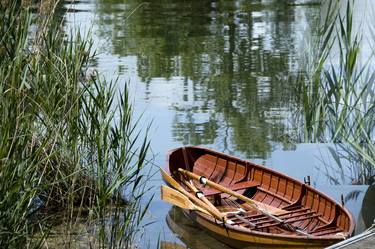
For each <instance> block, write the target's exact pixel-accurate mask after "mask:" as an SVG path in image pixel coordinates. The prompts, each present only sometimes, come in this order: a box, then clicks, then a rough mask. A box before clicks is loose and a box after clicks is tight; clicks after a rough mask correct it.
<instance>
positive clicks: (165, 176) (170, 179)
mask: <svg viewBox="0 0 375 249" xmlns="http://www.w3.org/2000/svg"><path fill="white" fill-rule="evenodd" d="M160 172H161V175H162V177H163V179H164V180H165V181H166V182H167V183H168V184H170V185H171V186H172V187H174V188H175V189H177V190H178V191H180V192H181V193H182V194H184V195H185V196H187V197H188V198H189V199H190V200H192V201H193V202H195V204H197V205H199V206H200V207H201V208H203V209H205V210H207V211H208V212H209V213H210V214H212V216H214V217H215V218H216V219H218V220H220V221H223V220H224V221H225V220H226V219H225V216H224V215H219V214H218V213H217V212H215V210H212V209H211V208H210V207H209V206H207V205H206V204H205V203H204V202H203V201H201V200H200V199H198V198H197V197H195V196H194V195H192V194H191V193H189V192H187V191H186V190H185V189H184V188H183V187H182V186H181V185H180V184H179V183H178V182H177V181H176V180H175V179H173V177H172V176H170V175H169V174H168V173H167V172H165V171H164V170H163V169H162V168H160Z"/></svg>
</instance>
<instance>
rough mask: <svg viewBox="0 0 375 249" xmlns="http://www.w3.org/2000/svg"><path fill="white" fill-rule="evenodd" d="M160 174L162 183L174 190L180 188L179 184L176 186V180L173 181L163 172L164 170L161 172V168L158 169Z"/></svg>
mask: <svg viewBox="0 0 375 249" xmlns="http://www.w3.org/2000/svg"><path fill="white" fill-rule="evenodd" d="M160 173H161V176H162V177H163V179H164V181H166V182H167V183H168V184H169V185H171V186H172V187H174V188H175V189H180V188H181V186H180V184H178V182H176V180H175V179H173V177H172V176H170V175H169V174H168V173H167V172H165V170H163V169H162V168H160Z"/></svg>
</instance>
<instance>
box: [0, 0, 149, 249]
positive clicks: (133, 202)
mask: <svg viewBox="0 0 375 249" xmlns="http://www.w3.org/2000/svg"><path fill="white" fill-rule="evenodd" d="M50 3H51V5H50V8H48V11H45V9H44V10H42V7H43V8H46V6H41V7H40V8H39V10H38V12H37V13H35V12H34V13H32V12H31V10H30V8H28V7H27V6H25V5H24V4H21V1H19V2H17V1H14V2H12V3H11V4H7V3H3V2H2V3H0V19H1V20H2V22H1V25H0V37H1V38H0V57H1V61H0V200H1V202H0V247H1V248H20V247H23V248H24V247H27V248H38V247H40V246H42V245H43V243H45V242H46V240H47V239H48V237H49V236H50V233H49V231H51V230H53V227H54V226H55V225H58V224H63V225H64V226H65V227H66V229H65V233H64V234H61V235H60V236H62V237H64V238H66V240H64V243H66V244H65V245H59V246H65V247H69V245H70V244H69V243H71V242H72V241H73V240H74V235H75V233H74V229H73V228H74V226H75V225H76V224H77V222H78V221H80V222H81V220H82V219H83V220H84V221H83V222H84V223H87V224H93V226H92V231H88V233H91V234H92V235H93V237H94V238H95V239H93V240H87V244H88V246H90V247H93V246H95V247H101V248H103V247H110V248H118V247H121V248H127V247H130V246H131V245H132V243H134V236H135V234H136V233H137V231H138V230H139V229H140V226H141V221H142V218H143V217H144V215H145V213H146V210H147V208H148V205H149V203H150V201H151V200H150V199H149V200H148V201H146V204H145V205H143V204H142V203H143V202H144V200H143V199H144V198H143V196H144V193H145V191H146V189H145V187H144V186H145V185H144V181H145V180H146V179H147V172H146V171H145V169H144V167H145V165H146V161H145V157H146V154H147V151H148V148H149V141H148V139H147V134H146V135H142V134H143V133H140V131H138V130H139V129H138V121H136V122H134V118H133V111H132V110H133V108H132V105H131V104H130V101H129V97H128V93H127V89H126V88H125V90H124V92H119V93H117V91H116V90H115V83H116V82H106V81H105V80H104V79H102V78H101V77H100V76H97V75H89V74H88V69H89V67H90V63H91V62H92V61H93V60H94V58H95V53H93V52H92V42H91V40H90V37H89V36H82V35H80V34H79V33H70V35H66V33H65V32H64V31H63V29H62V26H61V24H60V23H59V22H58V21H57V20H54V11H55V9H56V6H57V2H54V1H50ZM146 133H147V132H146ZM142 137H143V138H142ZM56 217H59V218H56ZM98 234H99V236H96V235H98Z"/></svg>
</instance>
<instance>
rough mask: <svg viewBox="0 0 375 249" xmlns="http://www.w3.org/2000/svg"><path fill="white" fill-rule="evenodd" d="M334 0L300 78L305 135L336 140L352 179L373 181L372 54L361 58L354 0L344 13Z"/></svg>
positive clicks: (308, 139) (314, 139)
mask: <svg viewBox="0 0 375 249" xmlns="http://www.w3.org/2000/svg"><path fill="white" fill-rule="evenodd" d="M331 3H332V1H331V2H330V4H329V8H328V9H329V10H328V12H327V18H326V19H325V20H324V23H323V25H322V28H321V30H320V32H318V34H317V36H316V40H315V41H314V42H313V46H312V47H313V49H312V50H311V51H312V52H311V53H306V57H305V58H306V60H305V63H304V65H306V68H305V69H304V70H301V74H300V77H299V80H298V82H299V84H298V85H299V94H298V96H300V101H301V103H302V106H303V110H302V112H303V117H304V120H303V124H304V138H305V141H306V142H317V141H318V142H333V143H336V144H337V145H338V146H339V147H340V151H341V152H340V153H339V154H337V155H334V156H335V158H337V157H340V158H343V157H344V158H346V159H347V160H349V162H355V163H354V164H353V163H351V165H352V169H351V172H353V176H352V178H353V179H352V180H353V181H354V182H355V183H362V184H373V183H374V175H375V160H374V158H375V143H374V139H375V134H374V130H375V129H374V128H375V121H374V120H375V119H374V114H375V95H374V80H375V73H374V72H373V70H372V66H373V65H371V61H372V60H373V59H374V58H373V55H370V56H369V58H368V60H367V61H365V62H364V63H363V62H362V61H361V60H360V49H361V44H362V38H361V33H360V32H358V33H353V6H352V4H351V3H350V1H348V2H347V6H346V12H345V13H344V14H339V13H338V10H339V8H338V6H335V7H333V8H332V6H333V5H332V4H331ZM336 50H337V51H338V52H337V54H336ZM314 51H318V52H314ZM331 151H333V150H331ZM343 152H344V153H343Z"/></svg>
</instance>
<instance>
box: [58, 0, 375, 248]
mask: <svg viewBox="0 0 375 249" xmlns="http://www.w3.org/2000/svg"><path fill="white" fill-rule="evenodd" d="M287 2H290V1H276V0H275V1H272V0H269V1H248V0H246V1H245V0H244V1H230V0H228V1H209V0H204V1H202V0H199V1H194V0H191V1H186V0H173V1H172V0H160V1H149V2H144V1H137V0H120V1H117V0H108V1H106V0H97V1H76V4H75V5H71V4H70V3H69V2H65V4H64V6H65V8H67V9H68V14H67V15H66V29H67V30H68V29H70V28H72V27H75V26H79V27H80V28H81V30H84V31H88V30H91V31H92V34H93V39H94V43H95V47H96V49H97V51H98V53H99V54H98V57H97V60H96V61H95V63H94V66H95V68H96V69H97V70H98V71H99V72H100V73H102V74H103V75H104V76H105V77H106V78H107V79H116V77H117V75H119V79H118V84H119V88H120V89H123V88H124V87H125V83H128V85H129V89H130V93H131V97H132V99H133V101H134V105H135V112H136V114H140V113H143V118H142V120H143V122H142V123H144V126H145V127H146V126H147V123H148V122H151V121H152V124H153V125H152V128H151V132H150V139H151V142H152V143H151V146H152V153H153V154H154V162H155V164H156V165H160V166H163V165H164V162H165V155H166V152H167V151H168V150H170V149H172V148H175V147H178V146H182V145H202V146H206V147H209V148H212V149H215V150H218V151H222V152H225V153H229V154H231V155H235V156H239V157H241V158H247V159H251V160H253V161H256V162H258V163H262V164H265V165H267V166H268V167H271V168H274V169H276V170H279V171H281V172H284V173H287V174H288V175H290V176H292V177H295V178H297V179H300V180H302V179H303V177H304V176H306V175H310V176H311V177H312V184H313V185H314V186H315V187H317V188H318V189H320V190H322V191H323V192H325V193H327V194H328V195H330V196H332V197H333V198H335V199H337V200H339V199H340V195H341V194H343V195H344V197H346V200H347V203H346V205H347V207H348V208H349V209H350V210H351V212H352V213H353V215H354V216H355V217H356V219H357V220H358V226H357V227H358V229H357V230H358V231H361V230H363V229H365V227H366V226H368V225H369V220H372V219H373V214H371V213H370V214H369V212H368V210H369V208H367V207H368V206H370V205H371V200H374V198H371V196H372V197H373V196H374V194H373V193H374V190H373V188H369V187H368V186H358V185H357V186H356V185H350V183H351V177H350V171H349V170H346V168H345V169H344V170H339V169H337V168H335V167H334V166H332V165H334V159H333V158H332V156H331V154H330V153H329V150H328V149H327V145H322V144H301V142H303V141H302V140H301V139H300V134H301V131H300V127H299V126H298V125H295V122H294V120H296V118H297V117H296V114H295V113H296V110H297V109H298V108H299V106H298V103H297V102H296V100H295V92H294V85H293V81H292V80H290V79H292V78H293V75H294V73H295V71H296V67H297V64H296V63H297V59H298V57H299V54H300V53H301V51H303V49H305V47H304V46H305V45H304V44H305V43H304V41H305V40H306V39H309V38H308V37H309V35H310V34H311V32H312V30H314V28H316V23H317V20H319V18H320V13H322V12H323V11H324V10H322V7H321V6H319V5H300V6H298V5H297V6H296V5H288V4H287ZM327 165H330V166H327ZM155 170H156V168H155ZM150 184H151V185H153V186H155V191H156V192H157V191H158V189H159V188H158V187H159V185H160V184H161V179H160V176H159V175H158V174H156V175H155V176H154V177H153V179H152V181H150ZM158 196H159V193H158V192H157V193H156V199H155V201H154V202H153V204H152V206H151V208H150V214H149V218H150V219H151V220H152V221H154V222H155V223H153V224H152V225H150V226H148V227H147V228H146V230H145V234H146V240H142V241H140V244H141V245H142V247H143V248H146V247H149V248H155V247H156V242H157V237H158V236H159V235H160V237H161V240H162V241H163V243H162V245H163V247H165V248H185V247H186V246H187V247H189V248H226V246H225V245H223V244H221V243H219V242H217V241H216V240H215V239H213V238H211V237H209V236H207V235H206V234H205V233H204V232H202V231H201V230H200V229H198V228H196V227H195V226H194V224H192V223H191V222H190V221H189V220H187V219H186V218H184V217H182V216H181V212H180V211H179V210H178V209H176V208H171V206H170V205H168V204H166V203H164V202H162V201H160V199H159V197H158ZM369 196H370V197H369ZM362 203H364V205H363V207H362ZM366 203H367V204H366ZM369 203H370V204H369ZM366 205H367V206H366Z"/></svg>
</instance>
